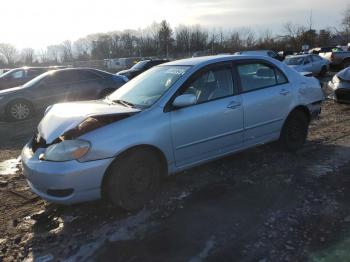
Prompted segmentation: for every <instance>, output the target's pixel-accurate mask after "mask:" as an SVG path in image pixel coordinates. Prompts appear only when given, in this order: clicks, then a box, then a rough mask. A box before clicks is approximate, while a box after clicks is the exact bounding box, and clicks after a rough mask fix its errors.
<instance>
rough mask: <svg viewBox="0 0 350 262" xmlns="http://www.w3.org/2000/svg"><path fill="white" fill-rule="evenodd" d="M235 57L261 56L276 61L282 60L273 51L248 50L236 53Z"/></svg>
mask: <svg viewBox="0 0 350 262" xmlns="http://www.w3.org/2000/svg"><path fill="white" fill-rule="evenodd" d="M235 55H262V56H268V57H271V58H274V59H276V60H279V61H281V60H283V58H282V57H280V56H279V55H278V54H277V53H276V52H275V51H272V50H249V51H240V52H236V53H235Z"/></svg>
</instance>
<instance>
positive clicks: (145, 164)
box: [104, 149, 162, 211]
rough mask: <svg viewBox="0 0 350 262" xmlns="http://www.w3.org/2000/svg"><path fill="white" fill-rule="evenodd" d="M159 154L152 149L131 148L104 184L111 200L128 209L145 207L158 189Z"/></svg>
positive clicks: (109, 171)
mask: <svg viewBox="0 0 350 262" xmlns="http://www.w3.org/2000/svg"><path fill="white" fill-rule="evenodd" d="M161 170H162V169H161V162H160V159H159V157H158V156H157V155H156V154H154V153H153V152H152V151H150V150H144V149H139V150H137V151H130V152H127V153H126V154H124V155H123V156H121V157H119V158H118V159H116V160H115V161H114V162H113V163H112V165H111V167H110V168H109V170H108V173H107V179H106V183H105V185H104V187H105V190H106V192H105V193H106V195H107V197H108V199H109V200H110V201H111V202H112V203H113V204H115V205H118V206H120V207H122V208H124V209H126V210H130V211H132V210H138V209H140V208H142V207H143V206H144V205H145V204H146V203H147V202H148V201H149V200H151V199H152V197H153V196H154V195H155V193H156V192H157V191H158V188H159V184H160V177H161Z"/></svg>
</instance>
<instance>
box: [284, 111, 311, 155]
mask: <svg viewBox="0 0 350 262" xmlns="http://www.w3.org/2000/svg"><path fill="white" fill-rule="evenodd" d="M308 129H309V120H308V117H307V116H306V114H305V113H304V112H302V111H299V110H296V111H294V112H292V113H291V115H289V116H288V118H287V120H286V122H285V123H284V126H283V128H282V132H281V136H280V144H281V146H282V147H283V148H285V149H287V150H288V151H296V150H298V149H299V148H300V147H302V145H303V144H304V143H305V140H306V138H307V134H308Z"/></svg>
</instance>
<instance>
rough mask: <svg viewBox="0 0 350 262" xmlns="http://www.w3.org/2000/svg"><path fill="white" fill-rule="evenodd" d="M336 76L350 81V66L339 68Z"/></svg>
mask: <svg viewBox="0 0 350 262" xmlns="http://www.w3.org/2000/svg"><path fill="white" fill-rule="evenodd" d="M337 77H339V78H340V79H343V80H345V81H350V67H348V68H345V69H343V70H341V71H340V72H339V73H337Z"/></svg>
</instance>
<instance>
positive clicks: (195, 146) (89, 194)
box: [22, 56, 323, 210]
mask: <svg viewBox="0 0 350 262" xmlns="http://www.w3.org/2000/svg"><path fill="white" fill-rule="evenodd" d="M322 100H323V93H322V91H321V88H320V84H319V82H318V81H317V80H316V79H315V78H313V77H305V76H302V75H301V74H299V73H298V72H296V71H295V70H293V69H290V68H289V67H288V66H287V65H284V64H283V63H281V62H279V61H277V60H275V59H272V58H268V57H262V56H211V57H200V58H191V59H185V60H178V61H174V62H170V63H166V64H162V65H160V66H156V67H154V68H152V69H150V70H148V71H146V72H145V73H143V74H141V75H139V76H137V77H136V78H134V79H133V80H131V81H130V82H128V83H127V84H125V85H124V86H122V87H121V88H120V89H118V90H117V91H115V92H114V93H112V94H111V95H109V96H108V97H106V98H105V99H104V100H97V101H88V102H71V103H62V104H56V105H53V106H52V107H49V108H48V109H47V110H46V113H45V116H44V118H43V119H42V121H41V122H40V124H39V126H38V130H37V133H36V134H35V136H34V137H33V139H32V140H31V141H30V142H29V143H28V144H27V145H26V146H25V147H24V149H23V151H22V163H23V171H24V175H25V176H26V178H27V181H28V183H29V185H30V187H31V188H32V190H33V191H34V192H35V193H36V194H38V195H40V196H41V197H42V198H44V199H46V200H48V201H52V202H56V203H61V204H72V203H77V202H84V201H90V200H95V199H99V198H101V197H106V198H108V199H109V200H110V201H112V202H113V203H114V204H116V205H119V206H121V207H123V208H125V209H128V210H135V209H138V208H140V207H142V206H143V205H144V204H145V202H147V201H148V200H149V199H151V198H152V197H153V195H154V193H155V192H156V191H157V188H158V186H159V184H160V180H161V177H162V176H164V175H167V174H174V173H177V172H179V171H182V170H185V169H187V168H190V167H193V166H195V165H199V164H201V163H204V162H207V161H209V160H213V159H217V158H220V157H223V156H226V155H228V154H232V153H234V152H238V151H241V150H244V149H247V148H250V147H254V146H257V145H261V144H264V143H269V142H272V141H279V142H280V144H281V145H282V146H283V147H285V148H286V149H288V150H291V151H295V150H297V149H298V148H300V147H301V146H302V145H303V143H304V142H305V140H306V138H307V133H308V126H309V123H310V121H311V120H312V119H313V118H314V117H316V116H317V115H318V114H319V113H320V110H321V102H322Z"/></svg>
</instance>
